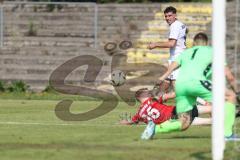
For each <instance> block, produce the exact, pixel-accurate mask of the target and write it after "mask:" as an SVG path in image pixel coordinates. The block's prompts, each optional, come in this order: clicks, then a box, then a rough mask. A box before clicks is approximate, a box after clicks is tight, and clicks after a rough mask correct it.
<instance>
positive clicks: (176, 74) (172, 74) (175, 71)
mask: <svg viewBox="0 0 240 160" xmlns="http://www.w3.org/2000/svg"><path fill="white" fill-rule="evenodd" d="M171 63H172V60H168V67H169V65H170V64H171ZM178 72H179V69H176V70H174V71H173V72H172V73H171V74H170V75H169V76H168V77H167V78H168V79H169V80H172V81H175V80H176V79H177V76H178Z"/></svg>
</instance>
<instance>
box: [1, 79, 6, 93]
mask: <svg viewBox="0 0 240 160" xmlns="http://www.w3.org/2000/svg"><path fill="white" fill-rule="evenodd" d="M4 91H6V83H5V82H3V81H0V92H4Z"/></svg>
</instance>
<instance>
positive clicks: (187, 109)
mask: <svg viewBox="0 0 240 160" xmlns="http://www.w3.org/2000/svg"><path fill="white" fill-rule="evenodd" d="M207 45H208V37H207V35H206V34H204V33H198V34H197V35H196V36H195V37H194V47H192V48H190V49H187V50H185V51H183V52H182V53H181V54H180V55H179V56H178V57H177V58H176V59H175V60H174V62H173V63H172V64H171V65H170V67H169V68H168V70H167V72H166V73H165V74H164V75H163V76H162V77H160V78H159V79H160V81H163V80H165V79H166V78H167V77H168V75H170V74H171V73H172V72H173V71H174V70H175V69H177V68H179V74H178V77H177V80H176V83H175V92H176V112H177V114H178V118H179V120H177V121H173V122H168V123H166V124H164V123H163V124H161V125H155V124H154V123H153V122H150V123H148V125H147V127H146V129H145V130H144V132H143V133H142V139H150V138H151V137H153V135H154V134H157V133H169V132H174V131H184V130H186V129H187V128H188V127H189V126H190V125H191V123H192V121H193V118H194V117H193V116H192V115H191V114H192V109H193V107H194V105H195V104H196V99H197V97H200V98H202V99H204V100H206V101H208V102H211V101H212V92H211V81H210V80H208V77H209V74H211V73H210V72H211V65H212V56H213V51H212V48H211V47H210V46H207ZM234 101H235V95H234V94H232V92H230V91H229V90H227V91H226V102H225V107H224V109H225V120H224V125H225V129H224V135H225V138H226V139H229V140H231V139H237V138H236V137H235V135H234V134H233V125H234V121H235V102H234ZM219 109H221V108H219ZM222 109H223V108H222Z"/></svg>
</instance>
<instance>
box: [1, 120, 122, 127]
mask: <svg viewBox="0 0 240 160" xmlns="http://www.w3.org/2000/svg"><path fill="white" fill-rule="evenodd" d="M0 124H9V125H45V126H106V127H108V126H109V127H110V126H115V127H117V126H122V125H119V124H117V123H116V124H94V122H93V123H91V124H86V123H85V124H84V123H48V122H13V121H7V122H0Z"/></svg>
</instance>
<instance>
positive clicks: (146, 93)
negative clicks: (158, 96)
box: [135, 88, 153, 101]
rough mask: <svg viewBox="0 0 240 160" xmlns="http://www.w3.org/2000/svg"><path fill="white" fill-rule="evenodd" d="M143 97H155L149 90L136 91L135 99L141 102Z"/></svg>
mask: <svg viewBox="0 0 240 160" xmlns="http://www.w3.org/2000/svg"><path fill="white" fill-rule="evenodd" d="M142 97H153V95H152V93H151V91H150V90H148V88H141V89H139V90H137V91H136V93H135V98H136V99H137V100H138V101H139V99H140V98H142Z"/></svg>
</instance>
